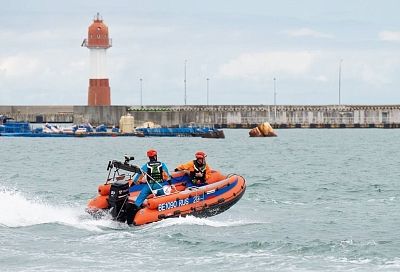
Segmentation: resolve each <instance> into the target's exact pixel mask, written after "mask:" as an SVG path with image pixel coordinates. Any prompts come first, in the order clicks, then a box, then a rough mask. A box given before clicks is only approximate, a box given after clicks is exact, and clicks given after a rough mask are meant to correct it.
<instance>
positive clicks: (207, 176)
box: [206, 163, 211, 182]
mask: <svg viewBox="0 0 400 272" xmlns="http://www.w3.org/2000/svg"><path fill="white" fill-rule="evenodd" d="M210 178H211V167H210V166H209V165H208V163H207V164H206V182H207V180H209V179H210Z"/></svg>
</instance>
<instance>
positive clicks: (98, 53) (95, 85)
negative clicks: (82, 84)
mask: <svg viewBox="0 0 400 272" xmlns="http://www.w3.org/2000/svg"><path fill="white" fill-rule="evenodd" d="M111 45H112V43H111V39H110V38H109V37H108V27H107V25H105V24H104V23H103V19H102V18H101V16H100V14H99V13H97V15H96V17H95V18H94V20H93V23H92V24H91V25H90V26H89V29H88V37H87V39H84V40H83V43H82V46H85V47H87V48H89V50H90V79H89V92H88V105H89V106H109V105H111V98H110V83H109V79H108V76H107V70H106V68H107V67H106V66H107V63H106V51H107V49H108V48H110V47H111Z"/></svg>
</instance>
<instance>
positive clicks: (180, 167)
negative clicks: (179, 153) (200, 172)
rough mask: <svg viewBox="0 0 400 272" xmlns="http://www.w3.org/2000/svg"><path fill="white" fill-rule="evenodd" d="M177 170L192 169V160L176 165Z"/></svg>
mask: <svg viewBox="0 0 400 272" xmlns="http://www.w3.org/2000/svg"><path fill="white" fill-rule="evenodd" d="M175 169H176V170H177V171H182V170H189V171H193V169H194V168H193V161H188V162H187V163H184V164H181V165H178V167H176V168H175Z"/></svg>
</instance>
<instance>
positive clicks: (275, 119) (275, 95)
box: [274, 77, 276, 123]
mask: <svg viewBox="0 0 400 272" xmlns="http://www.w3.org/2000/svg"><path fill="white" fill-rule="evenodd" d="M274 123H276V78H275V77H274Z"/></svg>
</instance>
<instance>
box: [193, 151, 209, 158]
mask: <svg viewBox="0 0 400 272" xmlns="http://www.w3.org/2000/svg"><path fill="white" fill-rule="evenodd" d="M195 156H196V159H204V158H205V157H207V155H206V153H204V152H203V151H197V152H196V154H195Z"/></svg>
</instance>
